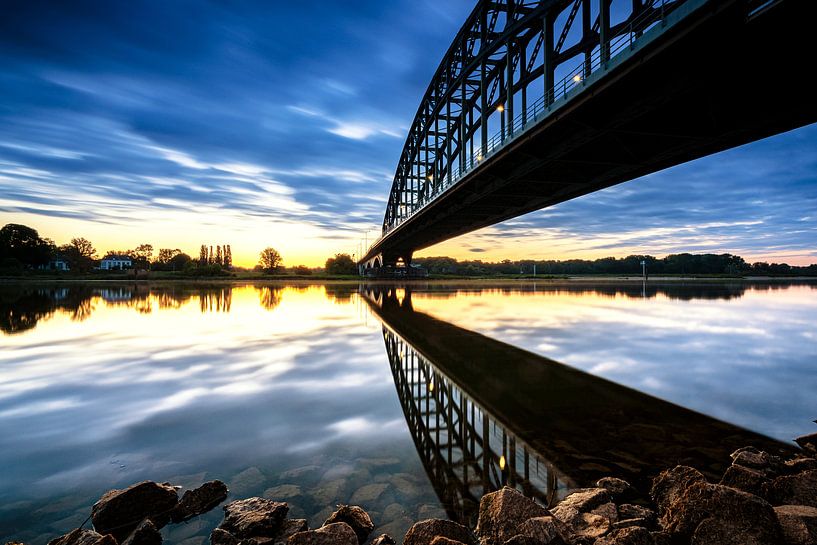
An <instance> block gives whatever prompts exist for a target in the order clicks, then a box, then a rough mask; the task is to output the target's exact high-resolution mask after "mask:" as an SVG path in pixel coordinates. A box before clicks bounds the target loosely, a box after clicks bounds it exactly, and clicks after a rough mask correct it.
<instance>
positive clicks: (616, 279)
mask: <svg viewBox="0 0 817 545" xmlns="http://www.w3.org/2000/svg"><path fill="white" fill-rule="evenodd" d="M643 282H644V279H643V278H642V277H641V276H640V275H594V274H588V275H565V276H552V275H543V276H536V277H534V276H531V275H526V276H517V277H511V276H436V277H435V276H431V277H426V278H372V277H357V276H341V275H301V276H297V275H258V274H253V275H239V276H212V277H205V276H202V277H195V276H176V275H173V276H170V275H167V274H166V273H163V274H160V275H154V274H149V275H147V276H141V277H127V276H124V275H117V276H105V277H100V276H98V275H77V276H69V275H27V276H0V284H6V285H8V284H55V283H56V284H73V283H85V284H87V283H100V284H134V283H138V284H224V285H227V284H248V283H253V284H257V283H273V284H321V283H345V284H360V283H364V284H412V285H417V284H494V283H497V284H531V283H542V284H573V283H628V284H633V283H638V284H641V283H643ZM680 282H695V283H727V282H730V283H734V282H739V283H787V282H804V283H811V282H817V277H814V276H718V275H711V276H706V275H661V276H650V277H649V278H648V279H647V283H648V284H657V283H680Z"/></svg>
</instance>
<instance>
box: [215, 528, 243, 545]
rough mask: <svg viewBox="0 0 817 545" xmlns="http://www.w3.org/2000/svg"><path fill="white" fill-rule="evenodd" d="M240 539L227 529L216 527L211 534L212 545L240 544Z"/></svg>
mask: <svg viewBox="0 0 817 545" xmlns="http://www.w3.org/2000/svg"><path fill="white" fill-rule="evenodd" d="M238 542H239V539H238V538H237V537H235V536H234V535H233V534H231V533H230V532H228V531H227V530H222V529H221V528H216V529H214V530H213V531H212V533H211V534H210V545H238Z"/></svg>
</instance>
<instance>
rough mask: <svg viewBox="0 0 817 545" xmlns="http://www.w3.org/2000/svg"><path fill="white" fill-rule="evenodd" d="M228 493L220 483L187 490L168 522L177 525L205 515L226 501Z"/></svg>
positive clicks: (212, 482)
mask: <svg viewBox="0 0 817 545" xmlns="http://www.w3.org/2000/svg"><path fill="white" fill-rule="evenodd" d="M229 492H230V491H229V490H227V485H226V484H224V483H223V482H221V481H209V482H206V483H204V484H203V485H201V486H200V487H198V488H196V489H194V490H187V491H186V492H185V493H184V494H183V495H182V499H181V500H180V501H179V503H178V504H177V505H176V507H174V508H173V510H172V511H171V512H170V520H172V521H173V522H174V523H179V522H183V521H185V520H188V519H191V518H193V517H196V516H198V515H201V514H203V513H206V512H207V511H209V510H211V509H212V508H214V507H215V506H217V505H218V504H220V503H221V502H223V501H224V500H225V499H227V494H229Z"/></svg>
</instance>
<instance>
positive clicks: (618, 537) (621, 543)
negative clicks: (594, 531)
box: [593, 526, 655, 545]
mask: <svg viewBox="0 0 817 545" xmlns="http://www.w3.org/2000/svg"><path fill="white" fill-rule="evenodd" d="M654 543H655V541H654V539H653V537H652V535H651V534H650V532H649V530H647V529H646V528H639V527H637V526H634V527H632V528H621V529H619V530H613V531H612V532H610V533H609V534H607V535H606V536H604V537H601V538H599V539H597V540H596V542H595V543H594V544H593V545H653V544H654Z"/></svg>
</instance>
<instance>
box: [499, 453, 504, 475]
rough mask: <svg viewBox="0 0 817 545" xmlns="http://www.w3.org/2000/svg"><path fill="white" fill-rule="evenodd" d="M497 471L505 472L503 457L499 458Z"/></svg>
mask: <svg viewBox="0 0 817 545" xmlns="http://www.w3.org/2000/svg"><path fill="white" fill-rule="evenodd" d="M499 469H500V471H505V455H504V454H503V455H502V456H500V457H499Z"/></svg>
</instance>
